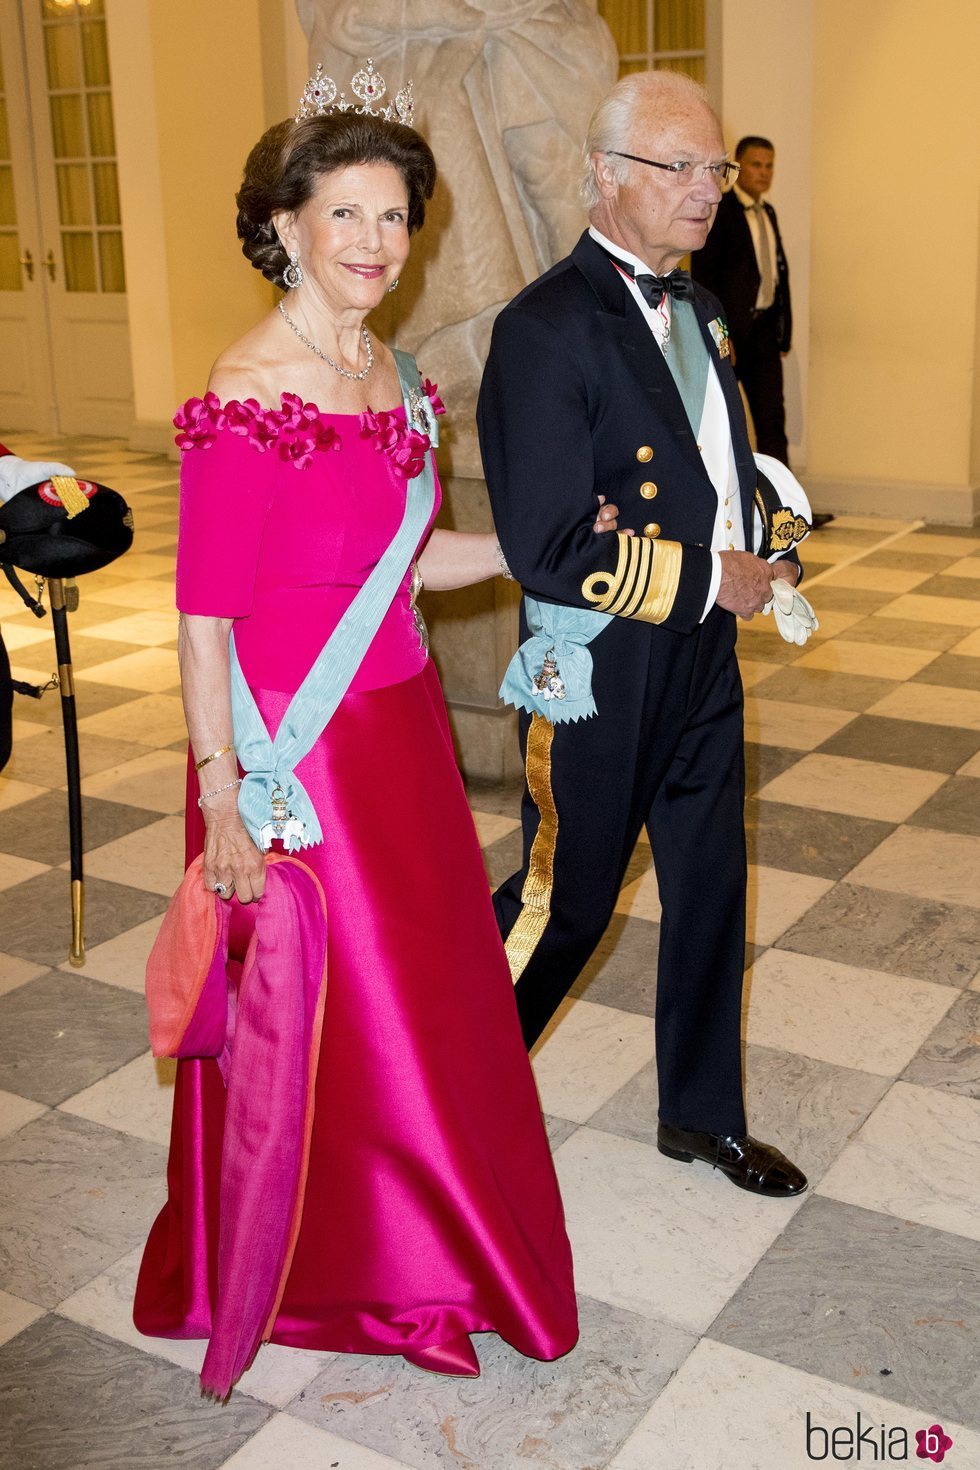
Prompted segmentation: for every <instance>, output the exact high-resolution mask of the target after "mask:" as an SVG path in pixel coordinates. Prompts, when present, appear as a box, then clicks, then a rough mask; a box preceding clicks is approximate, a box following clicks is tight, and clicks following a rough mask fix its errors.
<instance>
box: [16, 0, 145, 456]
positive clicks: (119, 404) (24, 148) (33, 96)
mask: <svg viewBox="0 0 980 1470" xmlns="http://www.w3.org/2000/svg"><path fill="white" fill-rule="evenodd" d="M125 292H126V281H125V272H124V268H123V250H122V224H121V217H120V209H119V189H118V180H117V174H116V159H115V135H114V127H113V116H112V92H111V79H110V75H109V56H108V46H107V39H106V21H105V0H16V3H4V4H2V5H0V432H2V431H3V430H10V429H18V428H24V429H27V428H29V429H35V430H39V431H42V432H48V433H59V432H60V433H67V434H125V433H127V432H128V430H129V428H130V426H131V423H132V417H133V402H132V396H133V395H132V368H131V364H130V354H129V332H128V325H127V314H126V294H125Z"/></svg>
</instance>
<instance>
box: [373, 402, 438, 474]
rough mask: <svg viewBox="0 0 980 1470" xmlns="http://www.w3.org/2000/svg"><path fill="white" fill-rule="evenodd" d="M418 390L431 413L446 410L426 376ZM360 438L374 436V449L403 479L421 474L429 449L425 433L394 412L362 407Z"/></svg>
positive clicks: (430, 442) (428, 440)
mask: <svg viewBox="0 0 980 1470" xmlns="http://www.w3.org/2000/svg"><path fill="white" fill-rule="evenodd" d="M422 393H423V394H424V395H425V397H426V398H428V400H429V403H430V405H431V407H432V412H433V414H440V413H445V412H446V405H445V404H444V403H443V401H442V399H441V398H440V397H439V394H438V391H437V389H436V385H435V383H431V382H430V381H429V379H428V378H426V379H425V381H424V382H423V383H422ZM413 397H414V396H413ZM361 438H362V439H374V447H375V449H377V450H378V451H379V452H380V453H381V454H386V455H387V456H388V459H389V460H390V462H391V467H392V469H393V470H394V471H395V473H396V474H399V475H403V476H404V478H405V479H406V480H414V478H415V476H416V475H418V474H421V472H422V466H423V465H424V464H425V456H426V455H427V454H428V452H429V450H430V449H431V448H432V441H431V439H430V438H429V435H428V434H424V433H423V432H422V431H421V430H420V429H416V428H413V426H412V425H411V424H410V423H409V422H408V421H407V419H404V418H401V417H399V415H398V413H397V411H393V412H386V411H384V410H382V412H381V413H374V412H373V411H372V410H371V409H370V408H369V409H366V410H365V412H364V413H362V414H361Z"/></svg>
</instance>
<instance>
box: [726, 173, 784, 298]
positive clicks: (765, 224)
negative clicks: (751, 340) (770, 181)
mask: <svg viewBox="0 0 980 1470" xmlns="http://www.w3.org/2000/svg"><path fill="white" fill-rule="evenodd" d="M735 198H736V199H737V200H738V202H739V204H741V206H742V208H743V209H744V210H745V218H746V221H747V222H748V226H749V234H750V235H751V236H752V249H753V250H754V251H755V263H756V265H757V266H758V267H759V291H758V295H757V296H756V298H755V309H756V311H768V310H769V308H770V306H772V304H773V302H774V301H775V299H776V279H777V275H778V272H777V270H776V231H775V230H774V229H773V227H772V220H771V219H770V218H769V216H768V214H767V213H766V211H765V209H758V210H757V209H756V208H755V203H756V201H755V200H754V199H753V198H752V195H751V194H746V192H745V190H744V189H741V188H739V186H738V184H736V185H735ZM759 203H760V204H761V203H762V201H761V199H760V200H759ZM760 227H761V228H762V229H764V230H765V232H766V239H767V240H768V242H769V261H770V265H771V268H772V272H771V273H772V279H771V281H770V283H769V290H768V291H767V290H766V289H765V284H766V283H765V280H764V277H763V273H762V242H761V240H760V239H759V229H760Z"/></svg>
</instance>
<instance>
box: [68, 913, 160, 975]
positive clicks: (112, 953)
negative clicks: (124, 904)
mask: <svg viewBox="0 0 980 1470" xmlns="http://www.w3.org/2000/svg"><path fill="white" fill-rule="evenodd" d="M162 922H163V915H162V914H158V915H157V917H156V918H154V919H147V920H146V922H145V923H143V924H137V925H136V927H135V928H134V929H127V930H126V932H125V933H124V934H117V935H116V937H115V939H107V940H106V941H105V943H104V944H97V945H95V946H94V947H93V948H92V949H86V951H85V963H84V965H82V966H81V967H80V968H79V969H75V967H74V966H72V965H69V963H68V961H67V960H66V961H65V963H64V964H63V965H60V966H59V969H62V970H65V971H67V972H69V973H70V974H73V975H88V976H89V977H90V979H92V980H101V981H103V982H104V984H106V985H118V986H120V988H121V989H123V990H133V991H135V992H136V993H137V994H138V995H142V994H143V991H144V988H145V975H146V961H147V956H148V955H149V953H150V950H151V949H152V947H153V941H154V939H156V937H157V933H158V931H159V929H160V925H161V923H162Z"/></svg>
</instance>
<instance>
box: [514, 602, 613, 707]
mask: <svg viewBox="0 0 980 1470" xmlns="http://www.w3.org/2000/svg"><path fill="white" fill-rule="evenodd" d="M524 612H525V615H526V617H527V625H528V628H529V629H530V632H531V636H530V638H526V639H525V640H524V642H523V643H522V644H521V646H520V648H519V649H518V650H517V652H516V653H515V654H514V657H513V658H512V659H511V661H510V663H509V664H508V665H507V672H506V673H505V674H504V682H503V683H502V684H501V686H500V698H501V699H502V700H503V701H504V703H505V704H512V705H514V707H515V708H516V709H523V710H527V711H528V713H529V714H538V715H544V717H545V719H547V720H550V721H551V723H552V724H553V725H563V724H566V723H567V722H568V721H570V720H587V719H589V717H590V716H591V715H594V714H595V713H596V704H595V700H594V699H593V697H592V655H591V653H590V652H589V650H588V647H587V645H588V644H589V643H591V642H592V640H593V638H597V637H598V636H599V634H600V633H601V632H602V630H603V628H605V626H606V624H607V623H610V622H612V614H611V613H601V612H595V611H594V610H593V609H592V608H588V607H564V606H561V605H559V604H558V603H552V602H538V601H537V600H536V599H535V598H533V597H527V596H525V598H524ZM546 659H548V660H549V669H550V667H551V665H552V664H553V665H554V666H555V672H554V674H553V675H551V676H550V677H549V670H547V669H545V660H546Z"/></svg>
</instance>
